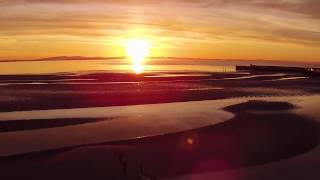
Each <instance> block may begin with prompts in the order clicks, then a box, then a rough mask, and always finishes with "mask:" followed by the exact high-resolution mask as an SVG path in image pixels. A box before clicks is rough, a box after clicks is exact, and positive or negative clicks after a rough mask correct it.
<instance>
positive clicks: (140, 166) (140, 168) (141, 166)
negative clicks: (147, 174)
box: [139, 163, 144, 176]
mask: <svg viewBox="0 0 320 180" xmlns="http://www.w3.org/2000/svg"><path fill="white" fill-rule="evenodd" d="M139 174H140V175H141V176H143V174H144V172H143V164H142V163H140V165H139Z"/></svg>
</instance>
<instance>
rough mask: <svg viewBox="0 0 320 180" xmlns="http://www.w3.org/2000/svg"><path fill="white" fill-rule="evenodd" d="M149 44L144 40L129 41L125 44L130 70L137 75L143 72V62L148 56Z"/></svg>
mask: <svg viewBox="0 0 320 180" xmlns="http://www.w3.org/2000/svg"><path fill="white" fill-rule="evenodd" d="M149 49H150V43H149V41H148V40H145V39H131V40H128V41H127V42H126V51H127V56H128V57H130V59H131V61H132V69H133V70H134V72H135V73H137V74H139V73H141V72H142V71H143V60H144V59H145V58H146V57H147V56H148V55H149Z"/></svg>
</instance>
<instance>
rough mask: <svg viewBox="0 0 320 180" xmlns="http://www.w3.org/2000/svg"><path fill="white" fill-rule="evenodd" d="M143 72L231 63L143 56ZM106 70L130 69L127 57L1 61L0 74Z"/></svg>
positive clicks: (226, 68) (221, 67) (220, 68)
mask: <svg viewBox="0 0 320 180" xmlns="http://www.w3.org/2000/svg"><path fill="white" fill-rule="evenodd" d="M142 66H143V69H144V70H143V72H163V71H165V72H179V71H180V72H191V71H193V72H194V71H196V72H233V71H235V66H234V65H232V64H223V63H221V62H220V63H212V62H211V63H210V61H209V62H208V61H207V60H193V61H191V60H178V61H177V60H161V61H159V60H154V59H152V60H146V61H145V62H144V64H143V65H142ZM92 71H105V72H112V73H119V72H120V73H122V72H125V73H128V72H129V73H130V72H133V67H132V65H131V62H130V61H129V60H126V59H109V60H52V61H21V62H17V61H15V62H0V75H9V74H10V75H12V74H54V73H79V72H92Z"/></svg>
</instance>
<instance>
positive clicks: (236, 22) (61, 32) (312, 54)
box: [0, 0, 320, 62]
mask: <svg viewBox="0 0 320 180" xmlns="http://www.w3.org/2000/svg"><path fill="white" fill-rule="evenodd" d="M0 9H1V11H0V22H1V23H0V59H17V58H18V59H21V58H22V59H25V58H39V57H48V56H60V55H79V56H124V55H125V50H124V45H123V42H124V41H125V40H126V39H130V38H144V39H148V40H149V41H150V42H151V43H152V49H151V52H150V53H151V54H150V55H151V56H175V57H193V58H227V59H229V58H231V59H277V60H294V61H304V62H307V61H308V62H311V61H317V62H319V61H320V1H318V0H268V1H262V0H148V1H147V0H117V1H111V0H91V1H89V0H69V1H68V0H0Z"/></svg>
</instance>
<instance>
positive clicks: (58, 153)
mask: <svg viewBox="0 0 320 180" xmlns="http://www.w3.org/2000/svg"><path fill="white" fill-rule="evenodd" d="M252 103H260V105H263V106H264V107H269V109H267V110H266V111H267V112H272V110H273V108H275V107H278V108H281V109H283V111H285V112H284V114H282V115H280V116H279V114H273V113H271V114H270V113H267V114H254V113H250V111H259V110H260V109H259V108H258V109H252V107H255V105H254V106H252V105H253V104H252ZM295 108H296V107H294V106H292V105H290V104H289V103H287V102H286V103H285V102H281V101H276V102H274V101H271V102H265V101H252V102H250V101H247V102H245V103H240V104H236V105H232V106H229V107H226V108H225V110H227V111H229V112H232V113H235V114H236V116H235V117H234V118H233V119H232V120H229V121H226V122H223V123H220V124H217V125H213V126H209V127H203V128H199V129H194V130H189V131H184V132H178V133H173V134H168V135H162V136H155V137H147V138H140V139H134V140H125V141H118V142H109V143H101V144H95V145H88V146H78V147H74V148H71V147H69V148H65V149H60V150H54V151H49V152H41V153H31V154H27V155H22V156H21V155H20V156H16V157H11V158H4V159H3V158H1V159H2V160H1V162H4V163H5V164H7V165H8V164H9V167H10V162H14V164H15V165H14V166H13V167H15V168H17V166H18V167H19V165H18V164H19V162H20V163H22V164H24V163H26V162H28V163H31V164H33V165H35V166H36V167H37V168H40V167H41V166H42V165H44V164H42V165H41V163H40V164H38V165H37V162H42V161H45V162H46V161H48V162H51V163H49V165H48V164H47V163H46V164H47V165H45V166H46V167H44V168H45V169H46V168H49V169H51V168H53V167H55V165H54V164H56V163H57V162H61V163H62V162H64V163H67V164H70V163H71V164H73V165H72V166H74V165H75V166H76V164H74V162H73V161H70V160H68V159H70V158H71V159H74V158H76V159H78V160H77V161H76V162H78V161H79V162H86V160H83V159H82V158H84V159H88V158H89V159H91V158H92V156H94V157H95V158H94V159H96V161H98V164H97V166H99V167H100V166H105V165H107V164H108V163H107V164H105V165H103V164H104V163H103V162H104V161H100V160H99V157H101V158H102V157H103V156H107V157H108V159H110V158H111V159H114V158H115V159H116V158H117V154H119V153H120V154H121V153H124V156H128V157H127V158H128V162H131V161H132V162H136V163H135V164H136V166H138V164H139V160H137V158H136V157H140V158H142V159H143V161H145V164H146V165H145V166H146V167H145V168H146V171H148V172H149V173H150V174H153V175H157V177H159V174H160V177H175V176H181V175H185V173H186V172H192V171H195V172H193V173H199V172H207V171H220V170H222V169H230V168H231V169H234V168H239V167H248V166H252V165H257V164H264V163H266V162H270V161H278V160H280V159H287V158H289V157H292V156H295V155H297V154H301V153H304V152H306V151H309V150H310V149H313V148H314V147H316V146H317V145H318V143H319V139H318V138H319V133H318V130H319V127H318V126H319V125H318V123H316V122H315V121H313V120H311V119H309V118H306V117H303V116H300V115H295V114H292V113H291V112H290V110H292V109H295ZM246 110H250V111H248V112H246ZM257 118H260V120H261V118H263V119H262V120H261V121H260V120H259V121H260V123H262V122H263V124H265V125H263V124H260V123H259V122H258V121H257ZM271 118H275V119H273V120H270V119H271ZM279 119H282V121H280V122H281V123H280V122H279ZM283 119H287V120H286V121H283ZM301 119H304V120H303V121H301ZM279 123H280V124H279ZM272 124H273V125H272ZM314 125H316V126H314ZM265 127H270V128H271V127H273V128H272V129H273V130H272V131H270V129H268V128H267V129H265ZM315 127H316V128H315ZM288 128H289V129H288ZM236 129H238V130H236ZM259 129H260V130H259ZM297 129H299V132H300V134H299V135H300V136H301V137H298V136H296V135H297V134H296V133H295V132H296V131H297ZM235 130H236V131H235ZM248 133H249V134H248ZM252 133H254V136H251V135H250V134H252ZM257 133H258V134H260V136H259V135H258V134H257ZM270 133H271V134H270ZM279 133H280V134H281V136H279V135H280V134H279ZM257 137H260V138H257ZM274 137H275V139H274ZM190 138H191V139H192V140H193V141H192V143H191V144H190V142H191V141H189V140H190ZM221 138H222V139H221ZM261 138H262V139H261ZM188 139H189V140H188ZM263 139H264V140H263ZM270 140H272V141H270ZM274 140H276V141H274ZM306 140H308V141H306ZM209 141H212V142H214V145H213V146H212V145H211V144H210V143H209V144H208V143H206V142H209ZM255 141H256V142H255ZM290 141H292V142H291V143H290ZM257 142H265V143H266V144H264V145H263V144H261V143H260V144H259V143H257ZM271 142H272V143H271ZM225 143H227V144H225ZM270 143H271V144H270ZM292 143H293V145H294V146H292V145H290V144H292ZM245 144H247V145H245ZM303 144H304V145H303ZM261 146H265V148H267V149H268V152H269V155H267V154H266V152H264V151H262V152H261V150H263V149H264V148H262V147H261ZM288 148H289V149H288ZM292 148H293V149H292ZM175 152H176V153H178V154H176V153H175ZM284 152H285V154H283V153H284ZM108 154H109V155H108ZM125 154H127V155H125ZM170 154H171V155H173V154H174V156H171V155H170ZM191 154H192V157H193V158H191V159H189V158H190V157H191V156H190V155H191ZM149 156H150V157H159V158H160V159H158V160H157V161H156V162H157V164H158V165H155V164H154V162H155V161H150V159H148V157H149ZM168 156H169V157H171V158H173V157H174V159H175V160H173V161H172V159H170V158H169V159H168ZM90 157H91V158H90ZM165 157H167V158H165ZM187 157H189V158H187ZM221 157H224V158H223V159H224V161H225V162H224V163H223V162H222V161H221V160H219V159H221ZM79 158H80V159H79ZM105 158H106V157H105ZM203 158H205V159H211V160H212V161H211V162H210V163H209V164H210V166H208V164H207V165H205V164H206V163H205V164H203V160H201V159H203ZM138 159H139V158H138ZM166 159H167V160H166ZM105 160H106V159H105ZM112 161H115V163H116V160H112ZM184 161H187V162H184ZM54 162H55V163H54ZM174 162H180V163H179V166H177V167H179V168H178V169H176V170H172V171H170V172H169V171H160V169H163V168H164V167H172V164H171V163H174ZM183 162H184V163H183ZM226 162H227V163H226ZM52 163H53V164H52ZM221 163H222V164H221ZM0 164H2V163H0ZM50 164H51V165H50ZM58 164H59V163H58ZM111 164H112V163H111ZM161 164H162V165H161ZM188 164H189V165H190V164H191V165H192V166H198V164H202V165H200V166H201V167H200V168H199V167H197V168H199V169H197V168H196V170H194V169H193V168H194V167H191V166H189V165H188ZM38 166H40V167H38ZM174 167H176V166H174ZM212 167H213V168H212ZM2 168H3V167H2ZM4 168H5V167H4ZM37 168H36V169H37ZM55 168H57V167H55ZM190 168H191V169H190ZM208 168H209V169H208ZM108 169H109V168H108ZM112 169H113V168H111V167H110V171H112ZM153 169H156V170H155V171H152V170H153ZM7 170H9V172H10V168H8V169H7ZM157 170H158V171H157ZM9 172H8V174H10V173H9ZM23 172H24V171H23ZM57 172H58V174H60V175H61V177H60V178H62V177H63V176H62V174H65V173H66V174H68V173H69V174H70V173H71V174H72V172H65V171H64V170H63V168H58V171H57ZM62 172H64V173H62ZM115 172H118V171H117V170H115ZM25 173H26V172H25ZM74 173H75V172H74ZM100 173H102V172H100ZM109 173H110V172H109ZM85 174H86V173H85ZM161 174H162V175H161ZM118 175H119V174H118ZM118 175H116V174H113V175H112V173H111V176H114V177H118ZM4 177H6V176H4ZM36 177H38V176H37V175H35V179H37V178H36ZM58 177H59V175H58ZM58 177H55V178H58ZM108 177H110V175H108ZM78 178H79V179H81V177H78ZM49 179H50V178H49ZM115 179H117V178H115ZM120 179H121V176H120Z"/></svg>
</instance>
